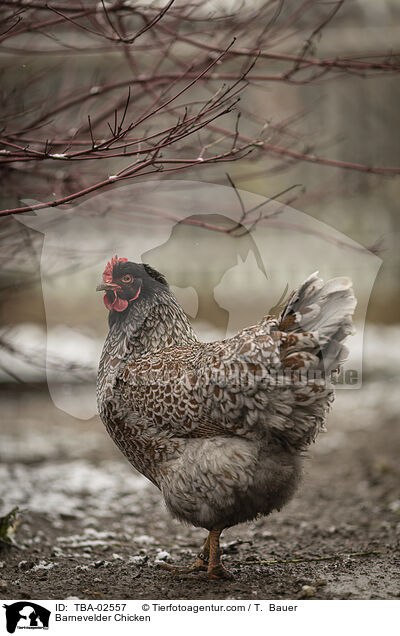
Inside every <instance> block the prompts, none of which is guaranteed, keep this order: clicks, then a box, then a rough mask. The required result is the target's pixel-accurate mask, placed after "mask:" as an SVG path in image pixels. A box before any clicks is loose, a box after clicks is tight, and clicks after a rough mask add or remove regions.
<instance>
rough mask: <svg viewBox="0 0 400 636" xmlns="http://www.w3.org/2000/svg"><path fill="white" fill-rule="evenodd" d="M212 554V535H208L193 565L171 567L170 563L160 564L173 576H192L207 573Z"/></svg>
mask: <svg viewBox="0 0 400 636" xmlns="http://www.w3.org/2000/svg"><path fill="white" fill-rule="evenodd" d="M209 554H210V534H209V535H208V537H207V539H206V541H205V543H204V545H203V547H202V549H201V550H200V552H199V553H198V555H197V557H196V560H195V562H194V563H192V565H189V566H182V565H181V566H179V565H170V564H169V563H162V564H161V563H160V566H161V567H162V568H163V569H165V570H168V571H169V572H171V573H172V574H190V573H195V572H205V571H206V570H207V567H208V561H209Z"/></svg>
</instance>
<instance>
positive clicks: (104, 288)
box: [96, 283, 121, 291]
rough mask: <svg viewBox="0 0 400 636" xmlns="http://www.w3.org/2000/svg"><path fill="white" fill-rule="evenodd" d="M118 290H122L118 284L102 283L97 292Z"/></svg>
mask: <svg viewBox="0 0 400 636" xmlns="http://www.w3.org/2000/svg"><path fill="white" fill-rule="evenodd" d="M116 289H121V287H120V285H117V283H100V285H97V287H96V291H115V290H116Z"/></svg>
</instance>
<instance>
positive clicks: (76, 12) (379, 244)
mask: <svg viewBox="0 0 400 636" xmlns="http://www.w3.org/2000/svg"><path fill="white" fill-rule="evenodd" d="M1 11H2V14H3V15H2V17H3V18H4V24H5V25H6V28H5V30H4V32H3V35H2V36H1V39H0V69H1V107H2V129H1V134H0V164H1V179H2V188H1V209H2V211H1V213H0V214H1V218H0V238H1V245H2V247H1V252H0V259H1V266H2V274H1V288H0V299H1V306H0V328H1V330H0V395H1V400H2V413H3V416H2V429H1V431H0V435H1V455H2V460H3V470H4V478H5V480H7V481H8V483H10V481H12V483H13V488H12V489H9V490H8V492H7V493H3V495H4V498H3V509H4V510H5V511H7V510H8V509H9V508H11V507H12V506H13V505H28V506H29V505H30V504H29V501H31V497H32V491H33V490H35V491H36V493H39V494H37V495H35V497H36V498H35V500H34V501H35V502H36V503H34V504H32V510H34V511H35V512H36V513H38V514H44V515H45V514H47V512H46V507H47V506H48V501H47V500H46V495H44V494H43V489H44V488H45V484H46V483H48V480H50V481H51V480H53V479H55V476H56V474H57V475H59V474H60V473H59V471H60V470H61V471H64V472H62V474H68V475H72V474H74V475H75V476H76V479H75V482H74V481H73V480H72V482H71V478H68V479H66V480H64V481H63V479H62V478H61V477H60V479H59V481H57V483H56V487H55V493H56V494H55V495H54V499H53V500H52V501H51V506H52V507H54V508H59V507H61V508H63V507H64V506H67V508H68V510H69V512H68V514H70V515H72V517H73V516H74V514H78V513H76V511H77V510H78V511H79V509H80V508H81V507H82V501H81V500H80V496H81V495H82V492H83V491H84V488H86V487H87V484H88V483H90V482H91V481H92V482H93V480H94V481H96V480H97V483H103V482H102V481H101V480H100V482H99V481H98V479H99V475H98V473H96V475H95V476H94V477H93V475H92V472H93V471H96V470H97V467H98V466H103V468H104V471H105V472H104V471H103V473H102V474H103V475H106V474H108V478H105V482H104V483H108V484H109V485H110V484H111V486H110V488H111V491H110V492H111V493H112V494H110V498H109V499H107V500H104V501H103V500H102V501H100V503H99V506H100V508H101V506H102V505H103V506H104V507H107V506H110V501H111V499H113V500H114V499H115V496H116V495H115V491H114V490H112V489H113V488H114V486H115V488H117V482H118V480H117V482H116V483H115V484H114V482H113V481H112V480H113V479H114V477H112V476H110V475H114V474H116V472H118V470H120V469H119V468H116V466H119V462H122V459H120V458H119V455H118V454H117V451H116V450H115V449H114V448H113V447H112V446H111V442H108V440H107V438H106V437H105V433H104V432H103V430H102V428H101V427H102V425H101V423H100V421H99V419H98V417H97V415H96V405H95V397H94V383H95V376H96V369H97V365H98V359H99V355H100V351H101V347H102V343H103V341H104V338H105V335H106V333H107V323H106V319H107V316H106V313H107V312H106V309H105V307H104V306H103V303H102V298H101V294H100V295H99V294H96V293H95V291H94V290H95V287H96V285H97V284H98V282H99V280H100V279H101V274H102V271H103V269H104V266H105V264H106V262H107V260H109V259H110V258H111V257H112V256H113V255H114V254H116V253H118V255H119V256H126V257H129V259H130V260H135V261H137V262H141V261H143V262H148V263H150V264H151V265H152V266H154V267H155V268H156V269H159V270H160V271H161V272H163V273H164V274H165V275H166V277H167V279H168V281H169V282H170V284H171V286H172V289H173V290H174V292H175V293H176V295H177V297H178V299H179V301H180V302H181V304H182V305H183V307H184V309H185V311H186V312H187V314H188V315H189V317H190V319H191V320H192V321H193V325H194V327H195V329H196V330H197V332H198V333H199V335H200V337H202V338H206V339H207V338H208V339H215V338H219V337H225V336H226V335H230V334H232V333H235V332H236V331H237V330H238V329H240V328H242V327H244V326H246V325H250V324H252V323H254V322H255V321H257V320H258V319H260V318H261V317H262V316H263V315H264V314H266V313H269V312H271V313H276V312H277V311H278V310H279V306H280V305H281V304H282V302H283V300H284V298H287V297H288V295H289V293H290V292H291V291H292V290H293V289H295V287H296V286H297V285H298V284H299V283H300V282H301V281H302V280H304V279H305V278H306V277H307V276H308V275H309V274H311V273H312V272H314V271H316V270H319V272H320V274H321V276H322V277H323V278H325V279H326V278H328V277H331V276H341V275H347V276H351V277H352V279H353V281H354V287H355V291H356V295H357V297H358V301H359V302H358V308H357V314H356V327H357V334H356V336H354V338H353V339H352V340H351V341H350V342H349V348H350V358H349V362H348V365H347V369H350V370H351V369H355V370H356V371H357V374H358V375H357V382H356V383H355V384H353V385H352V386H350V385H349V384H347V385H346V382H344V383H342V386H343V388H350V389H356V390H354V391H352V390H350V391H338V399H337V407H336V411H335V414H334V416H333V422H332V425H331V426H330V433H329V437H328V436H327V437H326V438H324V440H323V442H321V444H320V446H319V447H316V448H317V450H316V452H317V453H318V452H320V453H335V452H337V450H338V449H339V450H340V449H343V448H344V447H345V446H346V444H349V439H350V438H351V435H352V427H354V425H355V424H354V420H353V419H352V418H349V413H352V412H354V413H357V417H356V419H357V424H356V428H357V427H358V429H357V430H362V431H364V432H365V431H366V432H367V433H368V431H371V430H373V431H375V434H376V435H378V432H379V430H380V428H379V427H380V426H382V431H383V430H385V431H386V432H385V435H388V436H389V437H390V435H391V433H390V431H391V430H392V428H391V427H394V426H397V421H398V420H397V417H398V413H399V406H400V405H399V398H398V395H397V386H398V380H399V375H400V347H399V342H400V301H399V289H398V287H399V283H398V281H399V279H400V256H399V254H400V250H399V230H400V216H399V213H398V201H399V198H400V185H399V174H400V152H399V150H400V138H399V135H398V130H399V125H400V121H399V117H400V115H399V108H398V103H399V90H400V88H399V81H398V79H399V73H400V53H399V51H398V43H399V33H400V7H399V4H398V3H397V2H396V1H395V0H382V1H381V2H375V1H373V0H345V1H344V2H336V3H329V4H327V3H322V2H317V1H312V2H304V3H299V2H296V1H294V0H286V1H281V2H275V1H273V0H269V1H267V2H259V1H258V0H253V1H252V2H246V3H239V2H238V3H235V2H228V1H224V0H214V1H213V2H194V3H190V4H188V3H183V2H175V3H171V2H161V3H160V2H157V3H147V2H142V3H140V5H139V4H138V3H136V2H127V1H125V2H121V3H104V4H101V3H97V2H88V1H86V0H85V2H81V3H77V5H76V6H74V5H73V4H71V5H66V4H65V3H63V2H61V0H60V1H59V2H58V1H54V2H52V3H50V6H49V5H47V4H46V5H43V6H42V7H37V6H36V5H33V4H32V6H31V5H29V6H28V5H26V3H23V2H18V1H17V0H15V1H10V2H5V3H3V6H2V8H1ZM234 38H236V39H235V40H234ZM239 98H240V100H239ZM388 422H389V423H390V425H389V424H388ZM388 427H389V428H388ZM382 434H383V433H382ZM357 439H358V438H357ZM359 440H361V441H359V443H360V444H361V445H362V444H368V435H366V436H364V437H362V438H361V437H360V438H359ZM395 440H397V441H395ZM397 442H398V436H397V437H396V436H393V445H390V444H389V445H388V446H387V447H386V446H383V447H382V449H381V450H380V451H379V453H378V455H379V457H378V456H377V458H376V462H377V463H376V465H379V466H381V463H379V462H382V461H383V462H384V464H385V462H386V464H385V465H386V466H387V469H388V471H389V473H390V474H391V475H393V472H391V471H396V470H397V471H398V467H397V468H396V467H395V462H394V457H395V455H396V453H398V450H399V447H398V444H397ZM357 443H358V442H357ZM357 443H356V442H355V443H354V444H353V446H352V448H353V450H354V455H355V456H357V453H358V452H359V450H360V448H359V447H358V446H357ZM396 444H397V446H396ZM389 447H390V452H389V451H388V450H387V449H388V448H389ZM104 448H106V449H107V450H104ZM318 449H319V450H318ZM385 453H387V457H386V455H385ZM371 461H372V465H373V466H375V463H374V461H375V460H371ZM60 462H66V464H62V465H61V464H60ZM102 462H103V463H102ZM104 462H106V463H104ZM107 462H109V463H107ZM110 462H111V463H110ZM27 466H31V467H32V469H29V470H27V469H26V467H27ZM46 467H47V469H46V470H47V472H46V470H44V468H46ZM36 468H37V469H38V470H39V472H37V471H36ZM43 470H44V472H43ZM371 470H372V472H373V473H374V475H375V477H374V478H377V479H384V478H385V477H384V476H385V474H387V473H385V471H380V469H379V470H378V469H377V471H378V472H377V473H375V472H374V470H375V468H372V469H371ZM10 471H11V472H10ZM12 471H14V472H12ZM35 471H36V472H35ZM40 471H41V472H40ZM85 471H86V472H85ZM91 471H92V472H91ZM107 471H108V472H107ZM93 474H94V473H93ZM377 475H378V477H377ZM397 477H398V473H397ZM107 479H108V481H107ZM110 480H111V481H110ZM3 483H6V481H4V482H3ZM67 484H69V485H67ZM112 484H114V485H112ZM133 487H134V486H133V485H132V488H133ZM140 487H142V486H140ZM135 488H136V486H135ZM390 488H391V487H390ZM390 488H389V489H388V493H387V496H388V504H387V510H389V506H392V508H391V509H390V514H392V513H393V515H395V514H397V510H398V509H400V506H398V508H396V506H397V504H396V501H397V499H396V496H395V494H394V491H392V490H391V489H390ZM40 493H42V495H40ZM57 493H58V494H57ZM96 493H97V491H96ZM97 495H98V493H97ZM97 495H96V496H97ZM57 497H58V498H57ZM74 497H75V499H74ZM68 501H69V503H68ZM71 502H72V503H71ZM128 503H129V502H128ZM130 503H131V504H132V505H133V503H132V502H130ZM397 503H398V501H397ZM104 509H105V508H103V512H104ZM74 510H75V512H74ZM385 510H386V508H385ZM93 514H94V513H93ZM99 514H100V513H99ZM79 515H80V513H79V514H78V517H79ZM80 516H82V515H80ZM78 517H77V518H78ZM56 521H57V519H56ZM390 523H394V521H393V520H391V521H390Z"/></svg>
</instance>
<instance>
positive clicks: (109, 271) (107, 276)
mask: <svg viewBox="0 0 400 636" xmlns="http://www.w3.org/2000/svg"><path fill="white" fill-rule="evenodd" d="M127 261H128V259H127V258H118V256H117V255H115V256H113V257H112V259H111V261H108V263H107V265H106V268H105V270H104V272H103V281H104V282H105V283H111V281H112V279H113V269H114V265H116V264H117V263H126V262H127Z"/></svg>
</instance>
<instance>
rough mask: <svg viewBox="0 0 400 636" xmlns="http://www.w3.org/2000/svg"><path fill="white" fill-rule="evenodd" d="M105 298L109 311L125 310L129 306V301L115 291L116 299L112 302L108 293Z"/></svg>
mask: <svg viewBox="0 0 400 636" xmlns="http://www.w3.org/2000/svg"><path fill="white" fill-rule="evenodd" d="M103 300H104V304H105V306H106V307H107V309H108V310H109V311H125V309H126V308H127V306H128V301H127V300H123V299H122V298H119V296H117V292H114V300H113V301H112V302H110V301H109V300H108V297H107V294H105V295H104V297H103Z"/></svg>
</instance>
